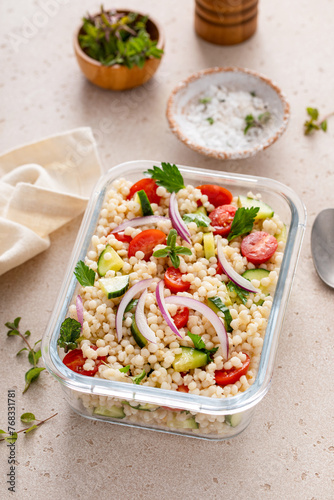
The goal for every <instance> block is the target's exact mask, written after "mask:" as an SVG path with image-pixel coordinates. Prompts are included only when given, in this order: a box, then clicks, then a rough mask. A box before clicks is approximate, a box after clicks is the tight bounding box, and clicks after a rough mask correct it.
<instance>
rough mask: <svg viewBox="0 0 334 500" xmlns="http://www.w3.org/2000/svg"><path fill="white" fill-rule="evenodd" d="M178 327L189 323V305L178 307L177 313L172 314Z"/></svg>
mask: <svg viewBox="0 0 334 500" xmlns="http://www.w3.org/2000/svg"><path fill="white" fill-rule="evenodd" d="M172 319H173V321H174V323H175V326H176V328H183V327H184V326H186V324H187V323H188V319H189V309H188V307H180V308H178V309H177V311H176V314H174V316H172Z"/></svg>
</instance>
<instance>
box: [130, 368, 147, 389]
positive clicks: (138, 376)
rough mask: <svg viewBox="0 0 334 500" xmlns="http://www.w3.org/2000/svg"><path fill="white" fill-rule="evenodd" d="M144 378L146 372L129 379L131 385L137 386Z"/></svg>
mask: <svg viewBox="0 0 334 500" xmlns="http://www.w3.org/2000/svg"><path fill="white" fill-rule="evenodd" d="M145 377H146V371H145V370H143V371H142V372H141V374H140V375H137V376H136V377H131V378H132V381H133V383H134V384H137V385H138V384H140V382H141V381H142V380H143V378H145Z"/></svg>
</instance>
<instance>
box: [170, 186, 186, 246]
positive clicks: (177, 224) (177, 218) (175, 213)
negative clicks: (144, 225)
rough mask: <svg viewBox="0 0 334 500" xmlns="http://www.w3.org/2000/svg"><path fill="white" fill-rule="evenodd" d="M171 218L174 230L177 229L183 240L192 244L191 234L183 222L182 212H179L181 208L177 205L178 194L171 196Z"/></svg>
mask: <svg viewBox="0 0 334 500" xmlns="http://www.w3.org/2000/svg"><path fill="white" fill-rule="evenodd" d="M169 217H170V218H171V221H172V224H173V227H174V229H176V231H177V233H178V234H179V236H181V238H182V239H184V240H185V241H186V242H187V243H191V241H190V233H189V230H188V228H187V226H186V225H185V223H184V222H183V220H182V218H181V215H180V212H179V206H178V204H177V198H176V194H175V193H172V194H171V195H170V200H169Z"/></svg>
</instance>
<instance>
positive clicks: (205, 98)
mask: <svg viewBox="0 0 334 500" xmlns="http://www.w3.org/2000/svg"><path fill="white" fill-rule="evenodd" d="M211 101H212V97H202V98H201V99H199V100H198V102H199V103H200V104H209V102H211Z"/></svg>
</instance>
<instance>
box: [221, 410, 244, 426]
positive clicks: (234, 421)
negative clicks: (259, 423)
mask: <svg viewBox="0 0 334 500" xmlns="http://www.w3.org/2000/svg"><path fill="white" fill-rule="evenodd" d="M241 420H242V417H241V413H234V414H233V415H226V417H225V422H226V423H227V424H228V425H230V426H231V427H237V426H238V425H239V424H240V422H241Z"/></svg>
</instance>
